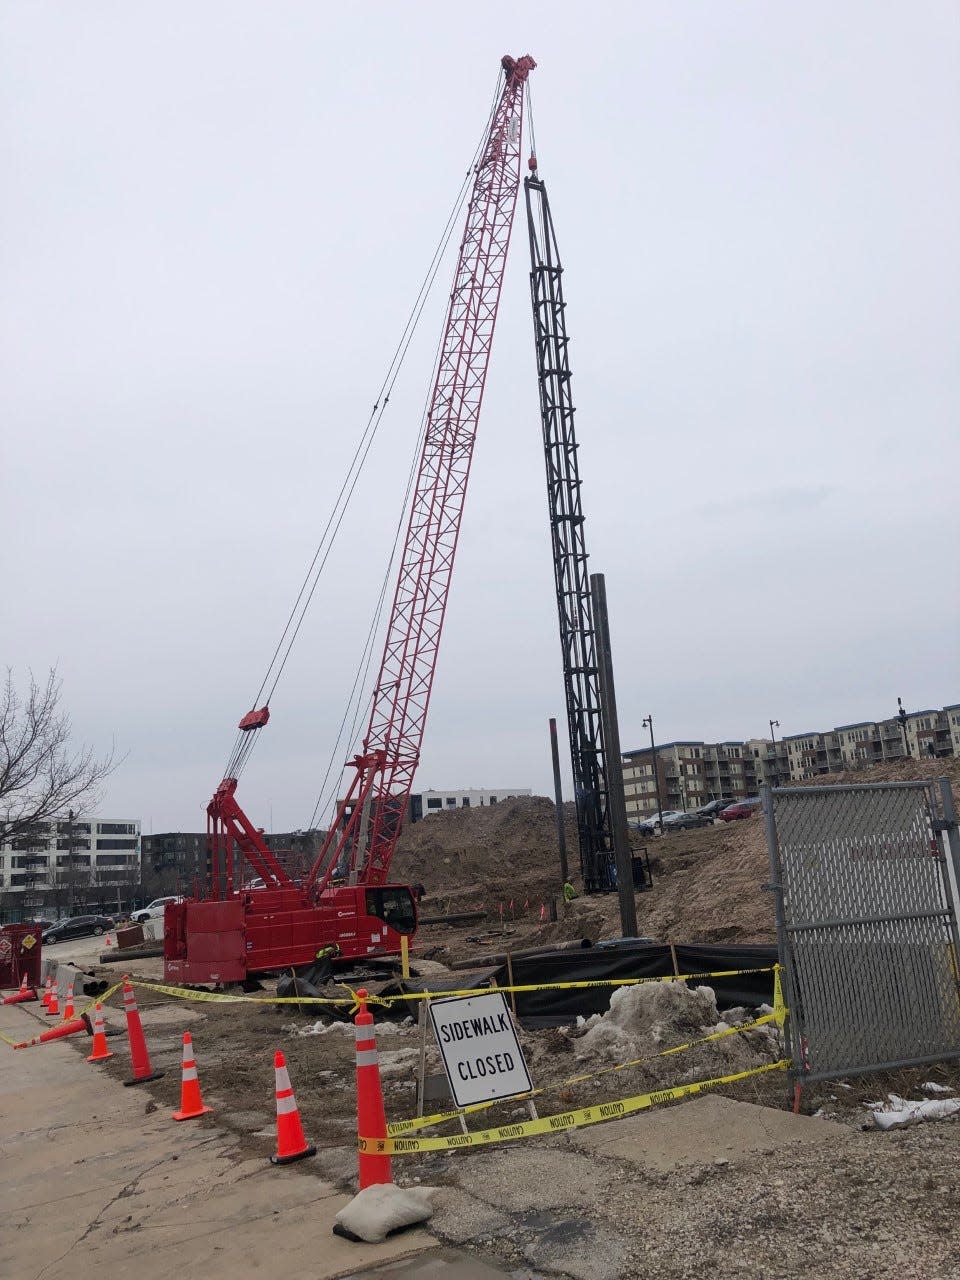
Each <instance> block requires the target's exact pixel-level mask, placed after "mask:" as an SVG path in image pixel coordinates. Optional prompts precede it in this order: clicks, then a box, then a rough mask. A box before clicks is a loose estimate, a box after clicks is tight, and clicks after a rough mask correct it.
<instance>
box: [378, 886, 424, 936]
mask: <svg viewBox="0 0 960 1280" xmlns="http://www.w3.org/2000/svg"><path fill="white" fill-rule="evenodd" d="M367 915H368V916H377V918H378V919H380V920H382V921H383V922H384V924H388V925H389V926H390V928H391V929H396V931H397V933H413V932H414V931H415V930H416V927H417V911H416V908H415V907H414V905H413V894H412V893H411V891H410V890H409V889H407V888H406V887H405V886H403V885H390V886H388V887H387V888H384V889H368V890H367Z"/></svg>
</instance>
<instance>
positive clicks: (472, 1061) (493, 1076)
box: [429, 991, 533, 1107]
mask: <svg viewBox="0 0 960 1280" xmlns="http://www.w3.org/2000/svg"><path fill="white" fill-rule="evenodd" d="M429 1007H430V1019H431V1021H432V1022H433V1030H434V1034H435V1035H436V1037H437V1043H438V1044H439V1046H440V1055H441V1057H442V1058H443V1065H444V1069H445V1070H446V1073H447V1079H448V1080H449V1082H450V1092H451V1093H452V1094H453V1098H454V1101H455V1102H456V1104H457V1106H458V1107H469V1106H472V1105H473V1103H475V1102H490V1101H492V1100H493V1099H495V1098H513V1097H516V1095H517V1094H518V1093H529V1092H530V1090H531V1089H532V1088H533V1085H532V1084H531V1082H530V1073H529V1072H528V1071H527V1064H526V1063H525V1062H524V1060H523V1054H522V1053H521V1052H520V1045H519V1043H518V1041H517V1033H516V1031H515V1030H514V1026H513V1023H512V1022H511V1020H510V1014H509V1011H508V1010H507V1001H506V999H505V997H504V995H503V994H502V992H499V991H494V992H491V993H490V995H488V996H465V997H462V998H459V999H452V1000H434V1001H431V1002H430V1006H429Z"/></svg>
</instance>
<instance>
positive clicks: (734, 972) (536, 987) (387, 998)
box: [98, 965, 779, 1014]
mask: <svg viewBox="0 0 960 1280" xmlns="http://www.w3.org/2000/svg"><path fill="white" fill-rule="evenodd" d="M778 970H779V965H764V966H762V967H760V968H757V969H719V970H715V971H713V972H711V973H672V974H665V975H663V976H660V977H654V978H595V979H591V980H589V981H586V980H585V981H582V982H530V983H514V984H510V985H503V986H500V985H498V986H497V987H496V990H497V991H502V992H504V993H505V994H506V995H510V994H511V993H513V994H520V993H523V992H529V991H573V990H584V989H586V988H591V987H593V988H595V987H638V986H642V985H644V984H646V983H651V982H703V981H705V980H706V979H708V978H733V977H737V976H738V975H740V974H747V973H772V974H774V975H776V974H777V972H778ZM775 980H776V977H775ZM131 982H132V985H133V986H136V987H140V988H142V989H143V990H145V991H155V992H156V993H157V994H158V995H165V996H170V997H171V998H172V999H175V1000H190V1001H195V1002H200V1003H204V1002H206V1003H213V1004H269V1005H285V1004H289V1005H298V1006H307V1005H309V1006H327V1007H329V1008H340V1009H346V1010H348V1011H349V1012H350V1013H351V1014H353V1013H356V1011H357V1009H358V1008H359V1007H360V1002H359V999H358V997H357V993H356V992H355V991H354V990H353V989H352V988H351V987H349V986H347V984H346V983H343V982H341V983H339V984H338V985H339V986H342V987H344V988H345V989H346V990H347V991H348V992H349V993H350V994H349V995H348V996H247V995H234V994H232V993H229V992H225V991H200V990H195V989H194V988H192V987H174V986H170V985H169V984H167V983H163V982H148V981H146V980H144V979H140V978H135V979H131ZM116 990H118V987H116V986H115V987H111V988H110V990H109V991H105V992H103V994H102V995H100V996H99V997H98V998H99V999H100V1000H106V998H107V996H108V995H112V994H113V992H114V991H116ZM490 990H491V988H490V987H457V988H455V989H453V990H446V989H444V990H442V991H427V990H424V991H404V992H398V993H397V994H396V995H368V996H367V997H366V1003H367V1004H368V1005H377V1006H380V1007H382V1008H390V1007H391V1006H392V1005H395V1004H404V1003H407V1004H412V1003H416V1002H417V1001H423V1000H438V999H443V1000H448V999H450V998H452V997H454V996H485V995H489V994H490Z"/></svg>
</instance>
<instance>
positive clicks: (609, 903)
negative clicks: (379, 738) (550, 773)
mask: <svg viewBox="0 0 960 1280" xmlns="http://www.w3.org/2000/svg"><path fill="white" fill-rule="evenodd" d="M936 777H947V778H949V779H950V780H951V782H952V783H953V787H954V792H955V794H960V760H954V759H949V760H930V761H913V760H911V761H907V762H904V763H902V764H887V765H877V766H875V767H874V768H872V769H869V770H863V771H857V772H850V773H838V774H829V775H826V776H824V777H820V778H815V779H811V780H810V782H809V783H801V784H799V785H801V786H804V785H809V786H814V785H840V784H848V785H849V784H856V783H863V782H887V781H906V780H909V779H915V778H936ZM564 810H565V829H566V833H567V849H568V853H569V857H570V862H571V865H576V862H577V855H576V848H577V842H576V823H575V815H574V812H573V806H572V805H571V804H567V805H565V806H564ZM555 812H556V811H555V807H554V805H553V802H552V801H550V800H547V799H545V798H544V797H542V796H531V797H520V798H518V799H516V800H511V801H508V802H506V803H504V804H499V805H496V806H495V807H493V808H483V809H457V810H452V811H450V812H448V813H438V814H432V815H430V817H428V818H426V819H424V821H422V822H419V823H416V824H415V825H414V826H411V827H408V828H407V829H406V830H405V831H404V833H403V837H402V839H401V842H400V847H399V849H398V851H397V856H396V859H395V861H394V871H395V874H396V877H397V879H398V880H401V881H402V880H408V881H409V882H411V883H422V884H424V885H425V886H426V888H427V897H426V899H425V901H424V912H425V913H426V914H442V913H444V912H447V911H463V910H475V909H480V908H483V909H485V910H486V911H487V915H488V920H487V922H486V923H487V924H488V925H490V926H491V930H493V929H499V928H500V927H501V919H500V907H501V906H502V907H503V928H505V929H506V930H508V931H509V932H508V933H507V934H506V935H504V936H503V937H498V936H496V935H495V934H493V933H492V932H489V933H487V932H485V931H484V929H482V928H481V927H480V926H478V925H473V926H471V927H464V928H452V929H447V928H442V927H439V926H427V927H425V928H424V929H423V931H422V933H421V935H420V937H419V939H418V950H419V954H421V955H422V956H424V957H427V958H431V959H436V960H441V961H448V960H449V959H451V958H461V957H463V956H464V955H475V954H478V953H480V952H482V950H483V949H485V948H486V949H488V950H494V951H502V950H507V949H511V950H518V949H519V948H521V947H523V946H531V945H532V946H537V945H541V944H544V945H545V944H548V943H551V942H556V941H561V940H565V939H570V938H575V937H579V936H589V937H591V938H592V939H593V940H594V941H596V939H597V938H598V937H603V938H608V937H615V936H617V935H618V932H619V908H618V905H617V899H616V895H614V894H604V895H597V896H594V897H591V898H590V899H588V900H587V899H583V898H581V899H579V900H578V902H577V904H576V905H575V908H574V909H573V910H572V911H569V910H568V911H567V913H566V914H565V916H564V918H563V919H561V920H560V921H559V922H558V924H556V925H548V926H546V927H541V926H540V922H539V912H540V906H541V903H544V902H546V901H548V900H549V899H550V898H551V897H557V898H559V897H560V883H559V872H558V870H557V867H558V855H557V836H556V818H555ZM634 839H636V837H634ZM635 847H636V848H640V847H642V846H641V844H640V843H639V842H638V843H637V844H636V845H635ZM646 848H647V851H648V853H649V856H650V862H651V870H652V873H653V881H654V885H653V889H652V891H650V892H648V893H644V894H640V895H638V898H637V917H638V927H639V929H640V932H641V933H642V934H644V935H646V936H648V937H650V938H652V939H653V940H654V941H656V942H673V943H698V942H703V943H705V942H727V943H737V942H766V943H769V942H773V941H775V934H774V925H773V904H772V900H771V897H770V894H769V893H768V892H766V891H765V890H764V888H763V886H764V884H766V883H768V881H769V879H770V866H769V862H768V860H767V849H766V842H765V839H764V832H763V822H762V818H761V817H760V815H755V816H754V817H752V818H747V819H745V820H743V821H740V822H731V823H722V822H717V823H715V824H713V825H712V826H710V827H703V828H700V829H698V830H694V831H682V832H676V833H675V834H670V835H666V836H664V837H662V838H661V837H656V838H652V839H649V840H648V841H647V842H646ZM574 882H575V883H576V884H577V885H579V877H578V876H574ZM511 902H512V903H513V907H512V909H511V906H510V903H511ZM561 911H562V906H561ZM471 935H472V936H484V937H489V941H486V942H484V943H482V944H481V945H480V946H477V945H473V946H471V945H470V944H469V943H467V941H466V939H467V938H468V937H469V936H471Z"/></svg>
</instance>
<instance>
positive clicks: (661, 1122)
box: [570, 1094, 846, 1172]
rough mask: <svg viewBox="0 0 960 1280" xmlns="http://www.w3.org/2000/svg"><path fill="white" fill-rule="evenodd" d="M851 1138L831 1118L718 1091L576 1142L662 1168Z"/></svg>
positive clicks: (586, 1132) (580, 1134) (579, 1133)
mask: <svg viewBox="0 0 960 1280" xmlns="http://www.w3.org/2000/svg"><path fill="white" fill-rule="evenodd" d="M845 1138H846V1130H845V1129H844V1128H843V1126H842V1125H839V1124H835V1123H834V1122H833V1121H831V1120H816V1119H813V1118H812V1117H810V1116H802V1115H797V1116H795V1115H793V1114H791V1112H789V1111H775V1110H774V1109H773V1108H772V1107H761V1106H757V1105H756V1104H755V1103H753V1102H738V1101H736V1100H735V1099H733V1098H724V1097H720V1096H719V1095H717V1094H708V1095H705V1096H703V1097H699V1098H693V1099H691V1100H690V1101H688V1102H684V1103H683V1104H682V1105H681V1106H677V1107H666V1108H664V1109H663V1110H660V1111H647V1112H644V1113H641V1114H640V1115H636V1116H628V1117H627V1118H625V1119H623V1120H617V1121H615V1122H614V1123H611V1124H609V1125H598V1126H597V1127H596V1128H595V1129H577V1130H575V1131H573V1132H572V1133H571V1134H570V1142H571V1145H573V1146H575V1147H579V1148H580V1150H581V1151H584V1152H596V1153H598V1154H600V1155H603V1156H612V1157H614V1158H615V1159H620V1160H628V1161H630V1162H631V1163H632V1164H639V1165H644V1166H646V1167H647V1168H649V1169H655V1170H658V1171H661V1172H668V1171H670V1170H672V1169H677V1168H681V1167H683V1166H687V1165H704V1164H709V1163H711V1162H713V1161H724V1162H731V1161H735V1160H737V1159H739V1158H741V1157H744V1156H749V1155H764V1154H770V1155H772V1154H773V1153H774V1152H775V1151H776V1152H778V1151H781V1150H782V1149H783V1148H784V1147H789V1146H793V1145H797V1144H801V1145H809V1144H811V1143H814V1144H830V1143H832V1142H842V1141H844V1139H845Z"/></svg>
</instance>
